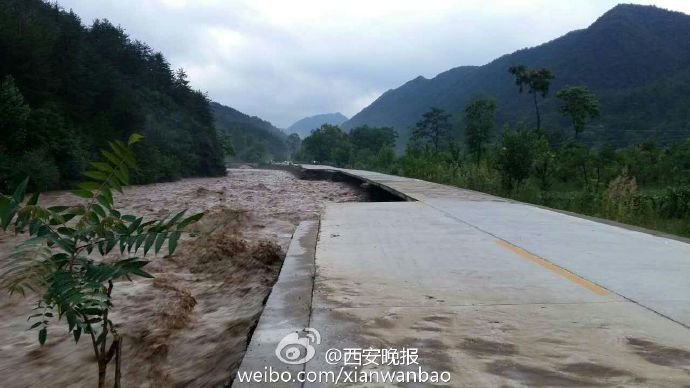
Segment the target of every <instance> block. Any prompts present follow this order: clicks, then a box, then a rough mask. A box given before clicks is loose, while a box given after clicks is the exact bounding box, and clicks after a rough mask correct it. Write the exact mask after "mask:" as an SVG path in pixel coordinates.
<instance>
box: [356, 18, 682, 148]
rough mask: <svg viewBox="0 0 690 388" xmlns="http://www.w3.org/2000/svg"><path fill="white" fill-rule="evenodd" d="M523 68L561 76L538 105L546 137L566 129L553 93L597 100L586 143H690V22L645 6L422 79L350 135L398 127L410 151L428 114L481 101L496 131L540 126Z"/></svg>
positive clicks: (365, 115) (381, 104)
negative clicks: (517, 72) (577, 90)
mask: <svg viewBox="0 0 690 388" xmlns="http://www.w3.org/2000/svg"><path fill="white" fill-rule="evenodd" d="M517 64H522V65H526V66H528V67H530V68H542V67H544V68H548V69H550V70H551V71H552V72H553V73H554V74H555V76H556V79H555V80H554V81H553V83H552V85H551V92H550V94H549V97H548V98H547V99H546V100H545V101H543V102H542V103H541V105H542V107H543V110H544V123H545V128H546V129H547V130H548V129H549V128H551V130H554V128H562V129H567V128H568V123H567V122H565V121H562V120H564V119H563V117H562V115H560V114H559V113H558V111H557V106H558V104H557V102H556V101H555V91H557V90H558V89H560V88H562V87H564V86H569V85H571V86H574V85H584V86H587V87H588V88H589V89H590V90H592V91H593V92H594V93H595V94H596V95H597V97H598V98H599V99H600V102H601V111H602V115H601V118H600V119H599V120H596V121H594V122H593V123H592V125H590V127H589V128H588V129H587V130H586V131H585V132H584V133H583V135H582V138H581V139H582V141H584V142H586V143H589V144H598V143H604V142H606V143H610V144H612V145H615V146H624V145H628V144H634V143H639V142H642V141H646V140H649V139H650V138H653V139H656V140H657V141H658V142H659V143H660V144H670V143H672V142H674V141H677V140H680V139H684V138H687V137H688V136H690V16H688V15H685V14H682V13H678V12H671V11H667V10H663V9H660V8H656V7H652V6H639V5H618V6H616V7H615V8H613V9H612V10H610V11H609V12H607V13H606V14H604V15H603V16H601V17H600V18H599V19H598V20H597V21H596V22H594V23H593V24H592V25H591V26H589V27H588V28H587V29H583V30H578V31H573V32H571V33H568V34H566V35H565V36H562V37H560V38H558V39H555V40H553V41H550V42H548V43H545V44H542V45H540V46H537V47H533V48H527V49H523V50H520V51H517V52H515V53H512V54H509V55H505V56H502V57H500V58H498V59H496V60H494V61H493V62H491V63H489V64H487V65H484V66H464V67H458V68H454V69H451V70H448V71H446V72H444V73H441V74H439V75H437V76H436V77H434V78H432V79H425V78H423V77H418V78H416V79H414V80H412V81H409V82H407V83H406V84H404V85H402V86H400V87H399V88H397V89H394V90H389V91H387V92H386V93H384V94H383V95H381V96H380V97H379V98H378V99H377V100H376V101H374V102H373V103H372V104H371V105H370V106H368V107H366V108H365V109H364V110H362V111H361V112H359V113H358V114H357V115H355V116H354V117H353V118H352V119H350V120H349V121H348V122H346V123H345V124H344V127H345V128H346V129H348V128H353V127H356V126H359V125H363V124H368V125H373V126H393V127H395V128H396V129H397V130H398V132H399V133H400V134H401V140H402V141H403V142H402V144H404V141H405V140H406V139H407V137H408V136H409V133H410V128H411V127H412V126H413V125H414V123H415V122H416V121H417V120H419V118H420V116H421V115H422V114H423V113H424V112H426V111H427V110H428V109H429V108H430V107H432V106H435V107H439V108H442V109H444V110H446V111H448V112H451V113H454V114H457V112H459V110H460V109H461V108H462V107H463V106H464V105H465V104H466V103H467V102H468V101H469V100H470V99H472V98H473V97H475V96H477V95H484V96H487V97H493V98H495V99H496V100H497V104H498V111H497V122H498V124H499V125H498V127H499V128H500V127H501V126H502V124H503V123H514V122H517V121H519V120H526V121H527V122H528V123H530V124H533V123H534V121H535V119H534V112H533V109H534V108H533V106H532V105H531V103H532V102H531V100H530V98H529V97H528V96H526V95H519V94H518V90H517V87H516V86H515V83H514V79H513V77H512V75H511V74H509V73H508V71H507V69H508V67H510V66H512V65H517ZM399 146H400V144H399Z"/></svg>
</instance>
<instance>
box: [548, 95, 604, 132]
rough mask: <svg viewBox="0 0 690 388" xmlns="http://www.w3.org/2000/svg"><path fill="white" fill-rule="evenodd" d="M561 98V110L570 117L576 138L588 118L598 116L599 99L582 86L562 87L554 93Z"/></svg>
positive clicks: (583, 128)
mask: <svg viewBox="0 0 690 388" xmlns="http://www.w3.org/2000/svg"><path fill="white" fill-rule="evenodd" d="M556 97H558V98H559V99H560V100H561V112H563V114H564V115H566V116H567V117H568V118H570V121H572V123H573V129H574V130H575V138H576V139H577V137H578V135H579V134H580V132H582V131H584V130H585V126H586V124H587V120H588V119H593V118H596V117H599V115H600V114H601V112H600V111H599V101H598V100H597V98H596V97H595V96H594V95H593V94H592V93H590V92H589V90H587V88H585V87H583V86H573V87H567V88H563V89H561V90H559V91H558V93H556Z"/></svg>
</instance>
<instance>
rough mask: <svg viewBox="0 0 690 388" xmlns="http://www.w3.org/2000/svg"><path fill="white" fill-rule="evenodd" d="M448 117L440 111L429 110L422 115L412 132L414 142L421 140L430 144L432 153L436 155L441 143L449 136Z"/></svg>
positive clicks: (436, 109)
mask: <svg viewBox="0 0 690 388" xmlns="http://www.w3.org/2000/svg"><path fill="white" fill-rule="evenodd" d="M449 119H450V115H449V114H447V113H445V112H444V111H443V110H442V109H439V108H431V110H430V111H428V112H426V113H424V115H423V116H422V119H421V120H420V121H418V122H417V125H416V126H415V128H414V129H413V131H412V138H413V139H414V140H421V141H425V142H429V143H431V145H432V146H433V149H434V153H438V151H439V150H440V148H441V141H442V140H444V139H447V138H448V137H449V135H450V128H451V125H450V120H449Z"/></svg>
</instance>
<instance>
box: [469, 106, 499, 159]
mask: <svg viewBox="0 0 690 388" xmlns="http://www.w3.org/2000/svg"><path fill="white" fill-rule="evenodd" d="M464 115H465V144H467V148H468V149H469V151H470V153H471V154H472V155H474V156H475V158H476V160H477V163H479V161H480V160H481V157H482V150H483V149H484V145H485V144H486V143H488V142H489V139H490V137H491V130H492V129H493V127H494V121H495V116H496V101H494V100H491V99H486V98H481V97H480V98H477V99H475V100H474V101H472V102H470V103H469V104H468V105H467V106H466V107H465V112H464Z"/></svg>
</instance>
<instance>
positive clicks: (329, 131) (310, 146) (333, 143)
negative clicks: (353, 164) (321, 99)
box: [301, 124, 352, 167]
mask: <svg viewBox="0 0 690 388" xmlns="http://www.w3.org/2000/svg"><path fill="white" fill-rule="evenodd" d="M351 149H352V145H351V144H350V141H349V139H348V135H347V134H346V133H345V132H343V131H342V130H341V129H340V128H339V127H337V126H335V125H329V124H324V125H322V126H321V128H319V129H316V130H315V131H313V132H312V133H311V135H309V136H308V137H307V138H306V139H304V141H302V152H303V153H302V155H301V158H303V159H305V160H309V161H316V162H318V163H323V164H334V165H336V166H338V167H340V166H344V165H346V164H347V163H349V161H350V152H351Z"/></svg>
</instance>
